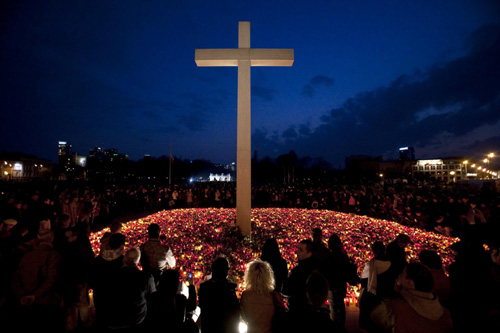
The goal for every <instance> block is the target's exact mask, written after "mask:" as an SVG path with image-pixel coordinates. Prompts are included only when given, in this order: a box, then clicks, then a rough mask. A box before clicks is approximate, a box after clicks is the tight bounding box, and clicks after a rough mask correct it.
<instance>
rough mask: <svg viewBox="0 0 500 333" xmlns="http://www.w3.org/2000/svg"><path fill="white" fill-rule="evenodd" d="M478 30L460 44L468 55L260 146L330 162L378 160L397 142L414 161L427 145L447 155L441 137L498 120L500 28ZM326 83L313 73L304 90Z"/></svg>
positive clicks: (360, 98) (362, 97)
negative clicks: (409, 149) (413, 152)
mask: <svg viewBox="0 0 500 333" xmlns="http://www.w3.org/2000/svg"><path fill="white" fill-rule="evenodd" d="M480 30H482V31H481V33H475V34H472V35H471V36H470V38H469V39H468V41H467V43H468V44H469V45H474V47H472V48H471V51H470V53H469V54H468V55H466V56H464V57H461V58H458V59H455V60H453V61H450V62H449V63H446V64H441V65H439V66H438V65H435V66H433V67H431V68H429V69H428V70H426V71H421V72H418V73H415V74H413V75H401V76H400V77H398V78H396V79H395V80H394V81H393V82H392V83H391V84H390V85H388V86H386V87H379V88H377V89H374V90H371V91H365V92H362V93H359V94H357V95H356V96H354V97H352V98H350V99H348V100H346V101H345V102H344V103H343V104H342V105H341V106H340V107H337V108H333V109H331V110H330V111H329V112H327V113H325V114H324V115H322V116H321V118H320V120H321V124H320V125H319V126H318V127H316V128H315V129H314V130H311V131H310V132H309V133H307V131H304V130H299V132H300V134H301V135H296V136H294V131H295V128H299V129H302V127H301V125H297V126H296V127H292V128H288V129H287V130H286V131H284V132H283V135H282V136H281V137H282V139H285V140H281V141H280V140H278V141H274V143H270V142H267V143H266V144H267V145H268V146H274V148H275V149H277V150H279V151H280V152H286V151H288V150H290V149H295V150H296V151H297V153H298V154H299V155H300V154H302V155H311V156H324V157H325V158H326V159H328V160H329V161H331V162H334V164H335V165H336V164H337V163H338V161H342V160H343V159H344V158H345V156H348V155H353V154H366V155H371V156H377V155H380V154H385V153H386V152H387V151H394V152H396V151H397V148H398V147H399V146H402V145H412V146H415V147H420V148H419V149H421V150H420V151H421V153H422V154H418V152H417V154H418V155H419V156H422V155H423V154H425V149H426V147H430V146H431V145H432V146H435V145H440V144H441V146H442V148H443V150H444V149H448V151H452V147H451V146H449V147H448V146H445V144H449V143H450V140H449V139H447V140H442V138H444V137H448V138H449V137H450V136H451V137H455V138H462V137H464V138H465V137H467V136H468V135H470V134H471V133H473V131H475V130H477V129H479V128H481V127H482V126H485V125H488V124H493V123H496V122H498V121H500V80H498V78H499V77H500V61H498V59H500V27H499V26H494V27H493V26H488V27H483V28H482V29H480ZM485 36H487V37H485ZM492 36H495V37H496V39H494V42H492V40H493V38H492ZM326 84H330V85H332V84H333V82H332V81H328V80H326V79H324V78H321V77H319V76H317V77H315V78H313V79H311V80H310V81H309V83H308V85H306V86H305V87H304V91H303V93H305V94H306V95H307V94H308V95H309V96H313V95H314V91H315V90H314V87H315V85H316V86H318V85H326ZM292 129H293V131H292ZM261 134H262V133H261ZM295 134H297V133H296V132H295ZM269 139H270V140H271V141H272V139H271V138H269ZM259 140H260V141H261V142H263V140H262V138H260V139H259ZM451 142H452V143H453V140H451ZM476 149H477V148H476ZM259 153H260V151H259ZM463 153H464V154H466V153H467V152H463ZM260 155H261V156H264V155H263V154H262V153H260Z"/></svg>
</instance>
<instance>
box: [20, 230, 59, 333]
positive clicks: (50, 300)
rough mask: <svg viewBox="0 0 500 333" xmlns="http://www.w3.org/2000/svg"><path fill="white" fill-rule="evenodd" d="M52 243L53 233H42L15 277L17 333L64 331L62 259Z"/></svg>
mask: <svg viewBox="0 0 500 333" xmlns="http://www.w3.org/2000/svg"><path fill="white" fill-rule="evenodd" d="M53 242H54V232H53V231H52V230H50V229H44V230H41V231H40V232H39V233H38V236H37V244H36V246H35V248H34V249H33V250H31V251H30V252H28V253H26V254H25V255H24V257H23V258H22V259H21V261H20V263H19V266H18V268H17V271H16V273H15V275H14V279H13V283H12V289H13V291H14V294H15V296H16V298H17V301H18V305H20V308H19V310H20V311H19V315H20V316H19V317H18V318H16V322H15V324H16V331H20V332H26V331H29V330H35V329H36V330H37V331H38V330H39V331H45V330H46V331H48V332H63V331H64V328H65V325H64V315H63V311H62V294H61V285H60V280H59V278H60V269H61V267H60V265H61V256H60V255H59V253H58V252H57V251H56V250H54V248H53Z"/></svg>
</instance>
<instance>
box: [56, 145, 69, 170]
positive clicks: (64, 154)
mask: <svg viewBox="0 0 500 333" xmlns="http://www.w3.org/2000/svg"><path fill="white" fill-rule="evenodd" d="M57 163H58V164H59V166H61V167H62V168H69V167H71V145H70V144H69V143H67V142H66V141H59V144H58V150H57Z"/></svg>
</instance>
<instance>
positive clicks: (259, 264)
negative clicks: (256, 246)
mask: <svg viewBox="0 0 500 333" xmlns="http://www.w3.org/2000/svg"><path fill="white" fill-rule="evenodd" d="M244 280H245V288H246V289H247V290H253V291H255V292H257V293H268V292H270V291H273V290H274V272H273V269H272V268H271V265H269V263H267V262H265V261H262V260H260V259H256V260H253V261H251V262H250V263H249V264H248V266H247V269H246V270H245V277H244Z"/></svg>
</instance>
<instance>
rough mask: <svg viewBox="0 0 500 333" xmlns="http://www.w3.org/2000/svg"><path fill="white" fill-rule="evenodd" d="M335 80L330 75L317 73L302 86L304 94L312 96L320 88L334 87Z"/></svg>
mask: <svg viewBox="0 0 500 333" xmlns="http://www.w3.org/2000/svg"><path fill="white" fill-rule="evenodd" d="M334 82H335V81H334V80H333V79H332V78H330V77H328V76H324V75H316V76H314V77H313V78H312V79H310V80H309V82H308V83H307V84H306V85H305V86H304V87H303V88H302V96H304V97H308V98H312V97H314V95H315V93H316V90H317V89H318V88H321V87H326V88H329V87H332V86H333V84H334Z"/></svg>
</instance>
